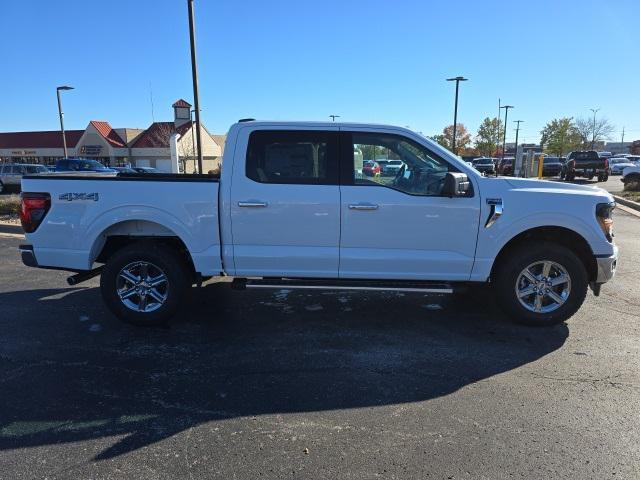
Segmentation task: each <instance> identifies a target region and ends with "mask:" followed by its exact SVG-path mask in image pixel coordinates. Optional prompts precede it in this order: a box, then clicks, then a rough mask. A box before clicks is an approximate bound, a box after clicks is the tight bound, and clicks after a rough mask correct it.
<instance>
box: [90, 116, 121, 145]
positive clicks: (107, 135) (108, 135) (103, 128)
mask: <svg viewBox="0 0 640 480" xmlns="http://www.w3.org/2000/svg"><path fill="white" fill-rule="evenodd" d="M89 124H91V125H93V126H94V127H95V129H96V130H98V133H99V134H100V135H102V136H103V137H104V139H105V140H106V141H107V142H109V144H110V145H111V146H113V147H116V148H122V147H126V145H125V143H124V142H123V141H122V139H121V138H120V136H119V135H118V134H117V133H116V131H115V130H114V129H113V128H111V125H109V122H101V121H99V120H91V121H90V122H89Z"/></svg>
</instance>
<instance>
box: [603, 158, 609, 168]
mask: <svg viewBox="0 0 640 480" xmlns="http://www.w3.org/2000/svg"><path fill="white" fill-rule="evenodd" d="M604 168H609V159H608V158H605V159H604Z"/></svg>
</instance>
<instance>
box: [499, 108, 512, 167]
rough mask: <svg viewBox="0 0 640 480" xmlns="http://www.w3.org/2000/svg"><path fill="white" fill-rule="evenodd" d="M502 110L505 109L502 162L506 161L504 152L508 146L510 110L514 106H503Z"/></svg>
mask: <svg viewBox="0 0 640 480" xmlns="http://www.w3.org/2000/svg"><path fill="white" fill-rule="evenodd" d="M500 108H504V133H503V134H502V160H504V150H505V147H506V144H507V117H508V115H509V109H510V108H514V107H513V105H503V106H501V107H500Z"/></svg>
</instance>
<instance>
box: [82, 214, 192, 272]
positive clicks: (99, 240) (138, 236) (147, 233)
mask: <svg viewBox="0 0 640 480" xmlns="http://www.w3.org/2000/svg"><path fill="white" fill-rule="evenodd" d="M141 241H147V242H155V243H159V244H163V245H167V246H169V247H170V248H172V249H173V250H175V251H176V252H178V254H179V255H180V256H181V257H182V258H183V260H184V261H185V263H186V265H187V266H188V268H189V270H190V271H191V272H192V273H193V274H194V275H195V272H196V269H195V266H194V261H193V258H192V257H191V253H190V252H189V248H188V247H187V244H186V242H185V241H184V240H183V239H182V238H181V237H180V236H179V235H178V234H176V233H175V232H174V231H173V230H171V229H170V228H168V227H166V226H164V225H161V224H160V223H157V222H153V221H150V220H123V221H121V222H117V223H114V224H113V225H110V226H109V227H107V228H105V229H104V230H103V231H102V232H101V233H100V234H98V236H97V237H96V239H95V240H94V242H93V245H92V247H91V254H90V263H91V264H93V263H94V262H98V263H106V262H107V261H108V260H109V258H110V257H111V256H112V255H113V254H114V253H115V252H117V251H118V250H120V249H122V248H123V247H125V246H128V245H131V244H133V243H137V242H141Z"/></svg>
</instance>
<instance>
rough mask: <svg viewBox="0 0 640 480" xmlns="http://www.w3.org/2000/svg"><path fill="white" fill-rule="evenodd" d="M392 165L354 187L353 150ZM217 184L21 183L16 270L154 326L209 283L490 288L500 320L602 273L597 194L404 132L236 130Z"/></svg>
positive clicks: (567, 301) (605, 264)
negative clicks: (51, 277)
mask: <svg viewBox="0 0 640 480" xmlns="http://www.w3.org/2000/svg"><path fill="white" fill-rule="evenodd" d="M368 151H369V152H370V151H374V152H385V154H386V155H387V157H388V158H389V159H396V160H400V161H401V162H402V168H401V169H399V171H398V172H397V173H396V174H395V175H394V176H392V177H384V176H377V177H375V176H366V175H363V172H362V158H360V156H356V155H355V154H354V152H368ZM222 165H223V167H222V172H221V175H220V177H219V178H218V177H216V176H209V175H192V176H190V175H144V174H139V175H133V174H131V175H128V174H125V175H123V174H120V175H111V176H99V177H96V176H93V177H90V176H84V177H82V176H69V175H66V174H61V175H55V174H54V175H47V176H42V177H39V176H35V175H34V176H25V177H24V178H23V180H22V190H23V192H24V193H23V199H22V215H21V217H22V224H23V227H24V230H25V232H26V238H27V241H28V244H26V245H23V246H21V247H20V251H21V254H22V260H23V262H24V263H25V264H26V265H28V266H31V267H42V268H53V269H62V270H68V271H72V272H75V275H73V276H71V277H69V283H71V284H75V283H78V282H80V281H83V280H86V279H88V278H90V277H92V276H96V275H98V274H100V275H101V282H100V284H101V290H102V295H103V298H104V301H105V302H106V304H107V306H108V307H109V308H110V309H111V310H112V311H113V313H115V315H117V316H118V317H119V318H121V319H122V320H124V321H127V322H131V323H135V324H143V325H153V324H159V323H162V322H165V321H167V320H168V319H169V318H170V317H171V316H173V315H174V314H175V313H176V312H177V311H178V308H179V305H180V302H181V301H182V299H183V297H184V296H185V292H186V289H187V288H189V287H190V286H192V285H194V284H199V283H201V282H202V280H203V279H207V278H208V277H213V276H232V277H235V278H234V280H233V284H234V285H235V286H237V287H240V288H312V289H346V290H406V291H415V292H440V293H453V292H454V291H455V290H456V289H457V288H459V287H465V286H469V285H470V284H485V283H489V284H490V286H491V287H493V288H492V290H493V292H494V295H495V298H496V299H497V301H498V302H499V304H500V305H501V306H502V308H503V309H504V310H505V311H506V312H507V313H508V314H509V315H510V316H511V318H513V319H514V320H515V321H518V322H522V323H527V324H536V325H550V324H554V323H558V322H561V321H564V320H565V319H567V318H569V317H571V316H572V315H573V314H574V313H575V312H576V311H577V310H578V308H579V307H580V305H581V304H582V302H583V301H584V298H585V295H586V293H587V288H588V286H589V285H590V286H591V289H592V290H593V292H594V294H596V295H598V293H599V290H600V286H601V284H602V283H604V282H607V281H608V280H610V279H611V278H612V277H613V275H614V273H615V268H616V261H617V258H618V249H617V247H616V246H615V244H614V242H613V232H612V224H613V219H612V210H613V209H614V207H615V203H614V202H613V199H612V197H611V195H609V194H608V193H607V192H605V191H603V190H601V189H598V188H592V187H587V186H579V185H570V184H566V183H553V182H545V181H538V180H525V179H517V178H494V177H483V176H482V175H481V174H479V173H478V172H477V171H476V170H475V169H474V168H472V167H470V166H469V165H467V164H466V163H465V162H463V161H462V160H461V159H460V158H458V157H456V156H454V155H452V154H451V153H450V152H448V151H447V150H444V149H442V148H441V147H439V146H438V145H437V144H435V143H434V142H432V141H431V140H429V139H427V138H425V137H423V136H421V135H418V134H417V133H415V132H412V131H410V130H407V129H404V128H399V127H392V126H381V125H363V124H347V123H344V124H340V123H306V122H297V123H292V122H257V121H253V120H248V121H240V122H239V123H236V124H235V125H233V126H232V127H231V129H230V130H229V133H228V136H227V141H226V149H225V153H224V159H223V163H222Z"/></svg>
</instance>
